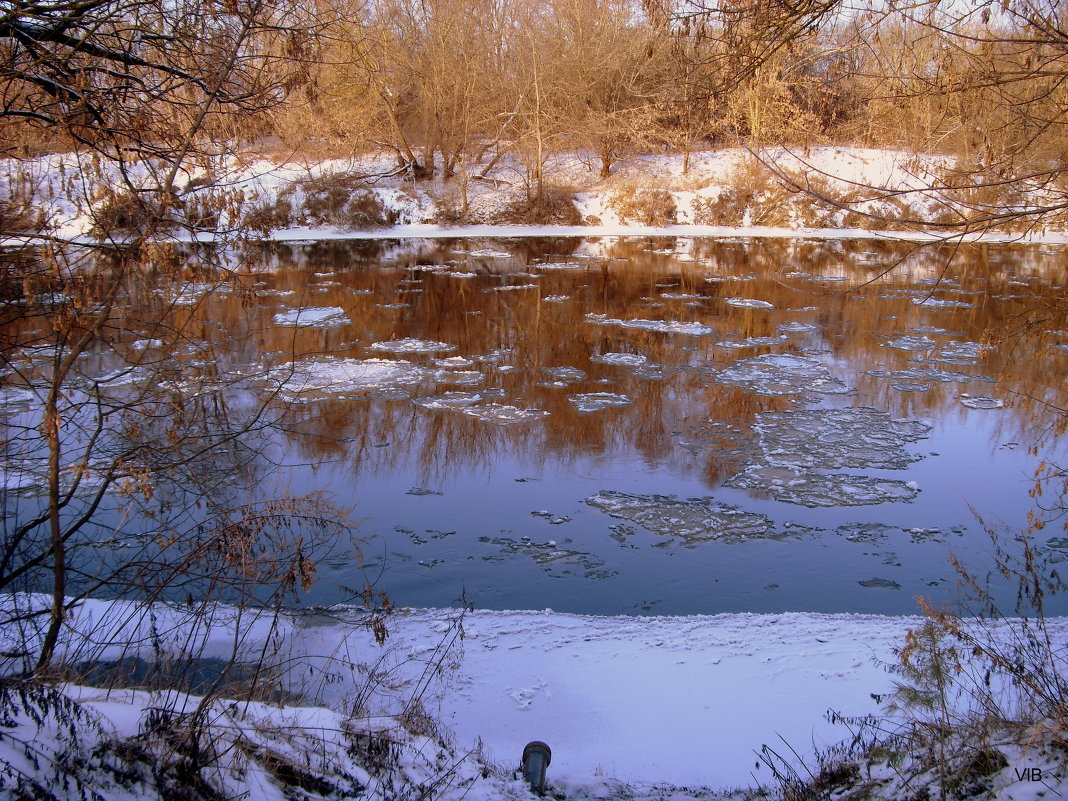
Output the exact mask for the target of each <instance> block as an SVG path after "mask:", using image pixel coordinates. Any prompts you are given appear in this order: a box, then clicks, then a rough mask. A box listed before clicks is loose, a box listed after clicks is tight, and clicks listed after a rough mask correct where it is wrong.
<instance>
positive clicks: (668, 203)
mask: <svg viewBox="0 0 1068 801" xmlns="http://www.w3.org/2000/svg"><path fill="white" fill-rule="evenodd" d="M608 205H609V207H610V208H612V210H613V211H615V213H616V214H617V215H618V216H619V221H620V222H622V223H639V224H641V225H674V224H675V223H676V222H677V221H678V219H677V217H678V208H677V207H676V205H675V198H674V196H673V195H672V194H671V193H670V192H668V191H667V190H664V189H638V188H636V187H626V188H624V189H619V190H616V191H615V192H614V193H613V194H612V195H611V196H610V197H609V198H608Z"/></svg>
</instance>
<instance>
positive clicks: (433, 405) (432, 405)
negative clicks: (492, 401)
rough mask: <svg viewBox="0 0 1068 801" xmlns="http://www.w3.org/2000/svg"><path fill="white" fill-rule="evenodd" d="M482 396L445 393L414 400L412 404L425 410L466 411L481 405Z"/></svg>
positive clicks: (471, 393) (470, 393)
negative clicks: (477, 404)
mask: <svg viewBox="0 0 1068 801" xmlns="http://www.w3.org/2000/svg"><path fill="white" fill-rule="evenodd" d="M482 400H483V397H482V395H480V394H479V393H477V392H445V393H443V394H441V395H430V396H428V397H425V398H413V399H412V403H414V404H415V405H416V406H422V407H423V408H424V409H466V408H467V407H469V406H474V405H475V404H476V403H481V402H482Z"/></svg>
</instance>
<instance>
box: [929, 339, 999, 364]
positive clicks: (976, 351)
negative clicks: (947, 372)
mask: <svg viewBox="0 0 1068 801" xmlns="http://www.w3.org/2000/svg"><path fill="white" fill-rule="evenodd" d="M987 350H989V348H988V347H987V346H985V345H980V344H979V343H978V342H958V341H956V340H954V341H952V342H947V343H946V344H945V345H943V346H942V347H941V348H939V349H938V352H937V353H935V355H934V356H931V357H929V358H928V359H927V361H929V362H936V363H940V364H956V365H962V366H964V365H971V364H978V363H979V361H980V360H981V359H982V358H983V354H984V353H985V352H986V351H987Z"/></svg>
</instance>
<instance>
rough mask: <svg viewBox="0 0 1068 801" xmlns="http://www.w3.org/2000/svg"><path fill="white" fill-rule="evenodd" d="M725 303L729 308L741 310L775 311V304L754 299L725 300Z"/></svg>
mask: <svg viewBox="0 0 1068 801" xmlns="http://www.w3.org/2000/svg"><path fill="white" fill-rule="evenodd" d="M723 302H724V303H726V304H727V305H728V306H734V307H736V308H739V309H774V308H775V304H774V303H768V302H767V301H766V300H756V299H754V298H724V299H723Z"/></svg>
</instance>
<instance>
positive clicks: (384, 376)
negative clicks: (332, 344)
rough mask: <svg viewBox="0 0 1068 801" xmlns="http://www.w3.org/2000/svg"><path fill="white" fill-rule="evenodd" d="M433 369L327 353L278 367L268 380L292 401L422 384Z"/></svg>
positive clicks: (306, 400)
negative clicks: (344, 357) (348, 357)
mask: <svg viewBox="0 0 1068 801" xmlns="http://www.w3.org/2000/svg"><path fill="white" fill-rule="evenodd" d="M428 377H429V371H428V370H426V369H425V368H423V367H419V366H417V365H414V364H412V363H410V362H406V361H402V360H394V359H363V360H361V359H343V358H337V357H334V356H323V357H319V358H316V359H309V360H306V361H302V362H294V363H292V364H288V365H284V366H282V367H276V368H274V369H273V370H271V371H270V373H268V380H269V381H270V382H272V383H274V384H275V386H277V388H278V390H279V392H280V394H281V395H282V396H283V397H284V398H287V399H289V400H296V401H300V402H310V401H314V400H318V399H320V398H324V397H331V396H345V395H359V394H365V393H367V392H369V391H371V390H389V389H397V388H398V387H403V386H411V385H413V384H419V383H421V382H423V381H424V380H426V379H427V378H428Z"/></svg>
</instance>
